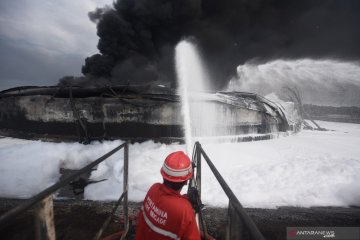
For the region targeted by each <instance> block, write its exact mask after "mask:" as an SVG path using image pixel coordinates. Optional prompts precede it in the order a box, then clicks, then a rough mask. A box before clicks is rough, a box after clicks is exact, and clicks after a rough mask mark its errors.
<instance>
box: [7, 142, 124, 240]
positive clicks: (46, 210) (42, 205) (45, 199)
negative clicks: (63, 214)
mask: <svg viewBox="0 0 360 240" xmlns="http://www.w3.org/2000/svg"><path fill="white" fill-rule="evenodd" d="M122 148H124V168H123V170H124V174H123V177H124V178H123V193H122V194H121V197H120V198H119V200H118V202H117V203H116V205H115V207H114V209H113V211H112V212H111V215H110V216H109V218H108V219H107V220H106V221H105V223H104V224H103V226H102V227H101V229H100V230H99V232H98V233H97V235H96V236H95V238H94V239H99V238H100V237H101V234H102V232H103V230H104V229H105V228H106V227H107V225H108V224H109V222H110V220H111V217H112V215H113V214H114V213H115V211H116V209H117V207H118V206H119V205H120V203H121V201H122V200H124V205H123V214H124V225H125V226H124V232H123V235H122V237H121V239H124V238H125V236H126V234H127V232H128V229H129V212H128V168H129V144H128V143H127V142H125V143H123V144H121V145H120V146H118V147H116V148H114V149H113V150H111V151H110V152H108V153H106V154H104V155H103V156H101V157H100V158H98V159H96V160H95V161H93V162H91V163H90V164H88V165H87V166H85V167H83V168H82V169H80V170H78V171H76V172H74V173H73V174H71V175H69V176H68V177H66V178H64V179H63V180H61V181H59V182H57V183H55V184H54V185H52V186H50V187H48V188H46V189H45V190H43V191H42V192H40V193H38V194H37V195H35V196H33V197H32V198H30V199H28V200H27V201H26V202H24V203H22V204H20V205H18V206H17V207H15V208H13V209H11V210H9V211H8V212H6V213H4V214H3V215H1V216H0V229H2V228H4V227H5V226H6V225H8V224H9V223H11V222H12V221H14V220H15V218H16V217H17V216H18V215H20V214H22V213H24V212H25V211H26V210H28V209H30V208H31V207H32V206H34V205H35V206H36V207H35V208H36V211H35V221H36V229H35V236H36V239H51V240H55V239H56V236H55V226H54V219H53V216H54V214H53V199H52V194H53V193H54V192H56V191H57V190H58V189H60V188H61V187H64V186H66V185H67V184H69V183H70V182H71V181H73V180H75V179H76V178H77V177H80V176H81V175H82V174H84V173H87V172H89V171H91V170H92V168H93V167H95V166H97V165H98V164H99V163H101V162H103V161H104V160H106V159H107V158H109V157H110V156H111V155H113V154H114V153H116V152H117V151H119V150H120V149H122ZM109 219H110V220H109Z"/></svg>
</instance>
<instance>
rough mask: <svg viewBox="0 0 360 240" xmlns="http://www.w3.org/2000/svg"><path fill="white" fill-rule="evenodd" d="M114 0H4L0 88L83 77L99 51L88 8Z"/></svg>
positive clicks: (1, 5) (0, 6)
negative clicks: (89, 59) (87, 62)
mask: <svg viewBox="0 0 360 240" xmlns="http://www.w3.org/2000/svg"><path fill="white" fill-rule="evenodd" d="M111 3H112V0H76V1H73V0H36V1H35V0H16V1H13V0H1V1H0V90H3V89H7V88H10V87H16V86H23V85H54V84H56V83H57V81H58V79H59V78H61V77H62V76H65V75H75V76H78V75H81V66H82V65H83V64H84V59H85V57H88V56H91V55H92V54H94V53H96V52H97V48H96V45H97V41H98V37H97V35H96V25H95V24H94V23H92V22H91V21H90V20H89V18H88V15H87V14H88V12H89V11H93V10H94V9H95V8H96V7H102V6H104V5H105V4H111Z"/></svg>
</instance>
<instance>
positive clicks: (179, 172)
mask: <svg viewBox="0 0 360 240" xmlns="http://www.w3.org/2000/svg"><path fill="white" fill-rule="evenodd" d="M162 169H163V170H164V172H165V173H166V174H168V175H170V176H173V177H184V176H186V175H188V174H189V173H191V172H192V167H191V164H190V165H189V167H188V168H185V169H182V170H176V169H173V168H171V167H169V166H167V165H166V164H165V163H164V164H163V167H162Z"/></svg>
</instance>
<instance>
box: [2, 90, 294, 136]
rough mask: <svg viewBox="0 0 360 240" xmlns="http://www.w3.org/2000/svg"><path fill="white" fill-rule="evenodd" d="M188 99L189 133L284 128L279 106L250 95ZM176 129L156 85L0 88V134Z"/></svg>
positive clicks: (166, 98) (176, 109)
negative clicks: (211, 122)
mask: <svg viewBox="0 0 360 240" xmlns="http://www.w3.org/2000/svg"><path fill="white" fill-rule="evenodd" d="M191 102H192V107H191V114H192V115H193V116H194V117H195V119H198V120H197V121H193V122H192V124H193V131H194V135H195V136H218V135H239V134H248V133H269V132H273V131H287V130H288V129H289V124H288V122H287V120H286V117H285V115H284V114H283V113H282V111H281V109H280V108H279V107H278V106H277V105H276V104H273V103H271V102H270V101H267V100H266V99H264V98H262V97H260V96H258V95H255V94H251V93H241V92H218V93H204V94H196V95H194V96H193V97H192V99H191ZM209 112H213V113H215V115H216V121H215V124H216V125H215V126H216V127H215V128H214V125H212V126H208V125H207V118H209ZM213 115H214V114H213ZM182 128H183V117H182V115H181V104H180V97H179V96H178V95H176V94H175V93H174V90H172V89H168V88H164V87H161V86H156V87H148V86H135V87H134V86H132V87H129V86H117V87H102V88H81V87H19V88H12V89H8V90H5V91H2V92H0V129H1V134H2V135H5V136H15V137H23V138H38V137H41V136H42V137H47V138H52V137H55V138H59V139H69V140H79V141H89V140H92V139H114V138H120V139H131V140H136V141H137V140H138V141H143V140H147V139H153V140H158V141H166V139H167V141H171V140H181V139H182V138H183V129H182ZM209 128H211V129H212V130H211V131H209Z"/></svg>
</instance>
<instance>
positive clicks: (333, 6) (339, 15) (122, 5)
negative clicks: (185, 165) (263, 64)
mask: <svg viewBox="0 0 360 240" xmlns="http://www.w3.org/2000/svg"><path fill="white" fill-rule="evenodd" d="M359 12H360V1H358V0H346V1H342V0H302V1H289V0H221V1H220V0H202V1H201V0H136V1H135V0H117V1H115V2H114V4H113V7H112V8H109V7H105V8H101V9H96V10H95V11H94V12H91V13H89V17H90V19H91V20H92V21H94V22H96V23H97V34H98V36H99V37H100V40H99V43H98V49H99V52H100V54H95V55H93V56H91V57H88V58H87V59H86V60H85V65H84V66H83V68H82V72H83V74H84V75H86V76H92V77H95V78H96V77H102V78H104V77H105V78H109V79H110V80H111V82H112V83H113V84H138V83H151V82H153V81H158V82H164V83H168V84H169V85H170V86H173V87H174V86H175V85H176V83H175V73H174V60H173V59H174V46H175V45H176V44H177V43H178V42H179V41H180V40H181V39H183V38H186V37H189V36H191V37H194V38H195V39H196V43H197V45H198V47H199V48H200V51H201V52H202V56H203V58H204V59H205V61H206V64H207V66H208V69H209V71H210V74H211V76H212V78H213V85H214V87H215V89H220V88H222V87H223V86H224V85H225V84H226V83H227V81H228V80H229V78H230V77H231V76H232V75H234V74H235V72H236V66H238V65H239V64H243V63H244V62H245V61H248V60H251V59H253V60H254V59H255V60H258V61H265V60H269V59H274V58H303V57H312V58H325V57H330V58H333V57H335V58H340V59H347V60H353V59H359V57H360V47H359V42H360V30H359V29H360V28H359V25H358V24H359V23H360V14H359Z"/></svg>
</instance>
